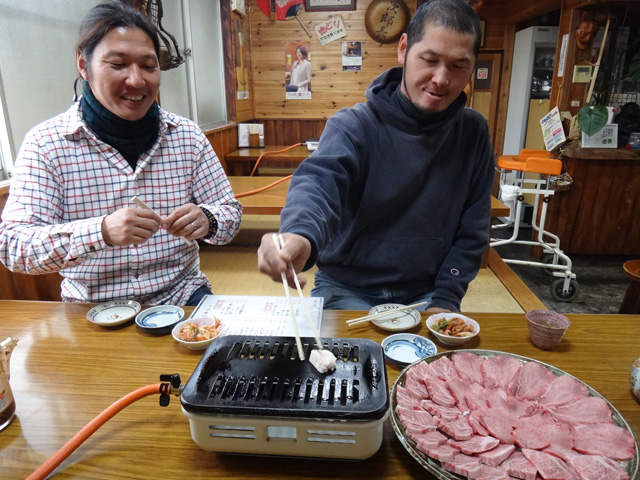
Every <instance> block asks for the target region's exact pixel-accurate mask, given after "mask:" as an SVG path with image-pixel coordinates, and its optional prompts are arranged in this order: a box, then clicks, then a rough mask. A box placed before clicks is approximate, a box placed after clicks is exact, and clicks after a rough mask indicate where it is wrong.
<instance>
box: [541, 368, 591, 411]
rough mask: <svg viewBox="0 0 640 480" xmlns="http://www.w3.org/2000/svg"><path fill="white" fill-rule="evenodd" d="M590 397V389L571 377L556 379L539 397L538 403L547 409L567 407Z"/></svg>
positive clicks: (565, 376) (564, 376) (563, 376)
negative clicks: (560, 406)
mask: <svg viewBox="0 0 640 480" xmlns="http://www.w3.org/2000/svg"><path fill="white" fill-rule="evenodd" d="M588 396H589V389H588V388H587V387H586V386H585V385H584V384H583V383H582V382H580V381H578V380H576V379H575V378H573V377H571V376H569V375H562V376H560V377H556V378H555V379H554V380H552V381H551V382H549V383H548V384H547V387H546V388H545V389H544V390H543V391H542V393H541V394H540V396H539V397H538V402H539V403H541V404H542V405H544V406H546V407H553V406H557V405H566V404H569V403H573V402H575V401H577V400H580V399H581V398H586V397H588Z"/></svg>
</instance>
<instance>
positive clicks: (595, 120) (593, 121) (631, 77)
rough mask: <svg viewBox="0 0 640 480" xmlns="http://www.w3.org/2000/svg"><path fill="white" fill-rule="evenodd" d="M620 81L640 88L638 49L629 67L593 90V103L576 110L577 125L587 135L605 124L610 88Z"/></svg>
mask: <svg viewBox="0 0 640 480" xmlns="http://www.w3.org/2000/svg"><path fill="white" fill-rule="evenodd" d="M620 82H628V83H630V85H631V86H632V87H633V88H634V89H636V90H640V51H637V52H636V53H635V54H634V55H633V56H632V57H631V62H630V63H629V68H628V70H627V72H626V73H625V74H623V75H622V77H621V78H617V79H616V78H610V79H609V80H608V81H603V82H602V85H601V88H600V89H599V91H597V92H596V91H594V93H593V101H594V103H595V104H594V105H585V106H584V107H582V108H581V109H580V110H579V111H578V125H579V126H580V130H582V131H583V132H584V133H586V134H587V135H595V134H596V133H598V132H599V131H600V130H602V128H603V127H604V126H605V125H606V124H607V121H608V119H609V111H608V110H607V107H606V106H605V105H607V103H608V99H609V93H610V91H611V88H612V87H613V86H615V85H616V84H618V83H620Z"/></svg>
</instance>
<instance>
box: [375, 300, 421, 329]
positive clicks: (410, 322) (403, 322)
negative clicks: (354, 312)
mask: <svg viewBox="0 0 640 480" xmlns="http://www.w3.org/2000/svg"><path fill="white" fill-rule="evenodd" d="M405 306H406V305H402V304H401V303H384V304H382V305H376V306H375V307H373V308H372V309H371V310H369V315H374V314H376V313H381V312H386V311H388V312H389V315H384V316H382V317H379V318H376V319H375V320H371V323H373V324H374V325H376V326H378V327H380V328H382V329H383V330H387V331H389V332H404V331H406V330H411V329H412V328H413V327H415V326H416V325H420V320H421V317H420V312H418V311H417V310H415V309H413V308H412V309H411V310H403V311H402V312H396V313H393V311H394V310H396V309H398V308H402V307H405Z"/></svg>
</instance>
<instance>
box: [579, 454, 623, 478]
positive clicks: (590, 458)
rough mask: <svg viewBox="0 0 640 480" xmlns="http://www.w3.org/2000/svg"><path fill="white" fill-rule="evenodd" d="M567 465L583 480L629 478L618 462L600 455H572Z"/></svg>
mask: <svg viewBox="0 0 640 480" xmlns="http://www.w3.org/2000/svg"><path fill="white" fill-rule="evenodd" d="M568 463H569V465H571V467H572V468H573V469H574V470H575V471H576V472H577V473H578V475H580V478H582V479H583V480H629V474H628V473H627V471H626V470H625V469H623V468H622V467H621V466H620V464H619V463H618V462H614V461H613V460H611V459H610V458H607V457H602V456H600V455H578V454H575V455H572V456H571V458H570V459H569V460H568Z"/></svg>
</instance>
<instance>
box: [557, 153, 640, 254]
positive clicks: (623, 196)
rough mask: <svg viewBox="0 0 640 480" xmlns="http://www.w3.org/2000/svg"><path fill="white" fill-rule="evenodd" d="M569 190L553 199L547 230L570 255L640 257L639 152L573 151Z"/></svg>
mask: <svg viewBox="0 0 640 480" xmlns="http://www.w3.org/2000/svg"><path fill="white" fill-rule="evenodd" d="M563 160H564V163H565V165H566V167H567V170H568V171H569V174H570V175H571V177H572V178H573V185H572V187H571V189H570V190H569V191H566V192H556V193H555V195H554V196H553V197H552V198H551V201H550V203H549V209H548V211H547V219H546V225H545V229H546V230H548V231H550V232H553V233H554V234H556V235H557V236H558V237H559V238H560V248H562V250H564V251H565V252H567V253H569V254H572V253H576V254H598V255H603V254H606V255H640V222H638V221H637V219H638V218H640V152H636V151H629V150H624V149H575V150H571V149H568V151H567V152H566V153H565V156H564V157H563Z"/></svg>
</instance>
